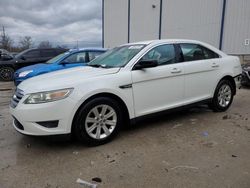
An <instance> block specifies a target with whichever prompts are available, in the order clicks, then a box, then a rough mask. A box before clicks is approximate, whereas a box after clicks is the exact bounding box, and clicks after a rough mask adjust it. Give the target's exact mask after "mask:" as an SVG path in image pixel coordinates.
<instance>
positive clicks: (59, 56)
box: [46, 52, 69, 64]
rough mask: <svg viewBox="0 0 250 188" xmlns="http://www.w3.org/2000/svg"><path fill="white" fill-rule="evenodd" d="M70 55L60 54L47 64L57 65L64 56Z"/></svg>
mask: <svg viewBox="0 0 250 188" xmlns="http://www.w3.org/2000/svg"><path fill="white" fill-rule="evenodd" d="M67 54H69V53H68V52H65V53H63V54H59V55H57V56H56V57H53V58H52V59H50V60H49V61H46V63H47V64H52V63H55V62H56V61H57V60H59V59H61V58H62V57H63V56H65V55H67Z"/></svg>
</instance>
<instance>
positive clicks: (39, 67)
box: [16, 63, 50, 73]
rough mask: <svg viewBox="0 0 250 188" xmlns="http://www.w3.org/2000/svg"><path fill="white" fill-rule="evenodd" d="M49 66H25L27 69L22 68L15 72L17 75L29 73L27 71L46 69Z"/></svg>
mask: <svg viewBox="0 0 250 188" xmlns="http://www.w3.org/2000/svg"><path fill="white" fill-rule="evenodd" d="M49 65H50V64H45V63H39V64H35V65H30V66H27V67H23V68H21V69H18V70H17V71H16V72H17V73H21V72H24V71H29V70H33V71H36V70H39V69H41V68H45V67H48V66H49Z"/></svg>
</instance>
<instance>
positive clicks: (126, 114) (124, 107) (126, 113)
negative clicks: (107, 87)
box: [71, 92, 130, 132]
mask: <svg viewBox="0 0 250 188" xmlns="http://www.w3.org/2000/svg"><path fill="white" fill-rule="evenodd" d="M99 97H108V98H111V99H113V100H116V101H117V102H118V103H119V105H120V107H121V110H122V111H123V112H124V114H123V115H124V121H125V123H126V124H128V123H129V119H130V116H129V111H128V107H127V105H126V103H125V102H124V101H123V100H122V99H121V98H120V97H119V96H117V95H115V94H113V93H109V92H102V93H98V94H94V95H92V96H90V97H88V98H87V99H86V100H85V101H84V102H83V103H82V104H81V105H80V106H79V107H78V109H77V110H76V112H75V114H74V117H73V121H72V126H71V132H72V130H73V129H74V124H75V121H76V117H77V114H78V113H79V111H80V109H81V108H82V107H83V106H84V105H86V104H87V103H88V102H89V101H91V100H93V99H95V98H99Z"/></svg>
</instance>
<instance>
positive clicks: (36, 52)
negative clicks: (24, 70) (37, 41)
mask: <svg viewBox="0 0 250 188" xmlns="http://www.w3.org/2000/svg"><path fill="white" fill-rule="evenodd" d="M24 56H25V58H38V57H40V50H31V51H28V52H27V53H25V54H24Z"/></svg>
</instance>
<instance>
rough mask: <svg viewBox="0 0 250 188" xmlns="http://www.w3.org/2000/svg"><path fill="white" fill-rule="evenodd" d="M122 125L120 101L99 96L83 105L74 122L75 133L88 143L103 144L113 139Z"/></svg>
mask: <svg viewBox="0 0 250 188" xmlns="http://www.w3.org/2000/svg"><path fill="white" fill-rule="evenodd" d="M121 125H122V111H121V109H120V107H119V103H118V102H117V101H115V100H113V99H111V98H107V97H99V98H96V99H93V100H91V101H89V102H88V103H86V104H85V105H83V106H82V107H81V108H80V110H79V111H78V113H77V114H76V118H75V121H74V124H73V130H72V131H73V135H74V136H75V137H76V138H77V139H78V140H79V141H81V142H83V143H86V144H88V145H94V146H96V145H101V144H105V143H107V142H109V141H111V140H112V139H113V138H114V137H115V136H116V135H117V133H118V132H119V130H120V128H121Z"/></svg>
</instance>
